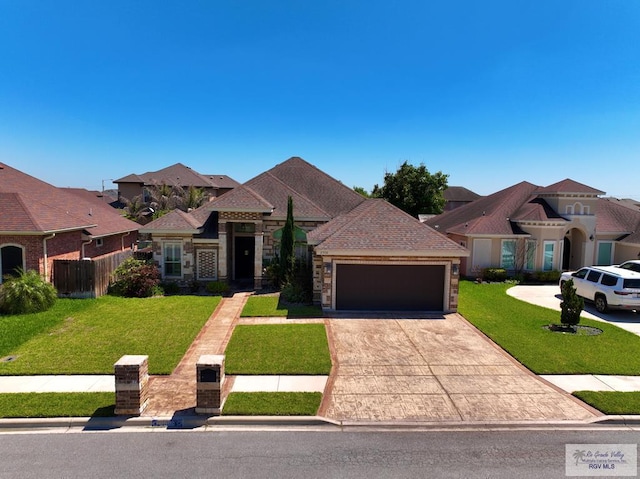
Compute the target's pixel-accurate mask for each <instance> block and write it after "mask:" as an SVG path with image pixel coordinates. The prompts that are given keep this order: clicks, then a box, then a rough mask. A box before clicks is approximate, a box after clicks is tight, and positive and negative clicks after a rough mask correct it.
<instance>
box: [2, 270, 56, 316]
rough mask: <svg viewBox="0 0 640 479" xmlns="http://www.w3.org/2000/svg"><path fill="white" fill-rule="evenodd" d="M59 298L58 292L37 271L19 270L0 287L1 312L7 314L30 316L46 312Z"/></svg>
mask: <svg viewBox="0 0 640 479" xmlns="http://www.w3.org/2000/svg"><path fill="white" fill-rule="evenodd" d="M57 298H58V292H57V291H56V289H55V288H54V287H53V285H52V284H51V283H47V282H46V281H45V280H44V278H42V276H40V275H39V274H38V273H37V272H36V271H33V270H29V271H24V270H22V269H20V270H18V276H15V277H13V276H7V277H6V278H5V279H4V283H2V285H0V311H2V312H3V313H5V314H30V313H39V312H42V311H46V310H48V309H49V308H51V307H52V306H53V305H54V304H55V302H56V299H57Z"/></svg>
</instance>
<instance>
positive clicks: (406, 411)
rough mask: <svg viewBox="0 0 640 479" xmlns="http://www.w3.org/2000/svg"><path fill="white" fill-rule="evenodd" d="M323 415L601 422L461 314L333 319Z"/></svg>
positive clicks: (358, 418)
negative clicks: (513, 356)
mask: <svg viewBox="0 0 640 479" xmlns="http://www.w3.org/2000/svg"><path fill="white" fill-rule="evenodd" d="M326 323H327V326H328V335H329V341H330V344H331V348H332V355H333V360H334V366H333V371H332V374H331V379H330V381H329V384H328V386H327V390H325V396H324V400H323V404H322V406H321V410H320V414H321V415H323V416H325V417H328V418H331V419H336V420H347V421H349V420H351V421H426V422H450V421H470V422H474V421H519V422H522V421H558V420H567V421H582V420H587V419H591V418H594V417H597V416H599V415H600V414H599V413H598V412H597V411H595V410H593V409H591V408H589V407H588V406H586V405H584V404H583V403H581V402H580V401H578V400H577V399H575V398H573V397H572V396H571V395H569V394H567V393H565V392H564V391H560V390H559V389H557V388H555V387H554V386H552V385H550V384H549V383H546V382H544V381H543V380H541V379H539V378H538V377H537V376H535V375H534V374H532V373H531V372H530V371H528V370H526V369H525V368H523V367H522V366H521V365H520V364H519V363H517V362H516V361H515V360H513V358H511V357H510V356H508V355H507V354H506V353H505V352H504V351H503V350H501V349H500V348H498V347H497V346H496V345H495V344H494V343H492V342H491V341H489V340H488V339H487V338H486V337H485V336H484V335H482V334H481V333H480V332H479V331H478V330H476V329H475V328H474V327H473V326H472V325H470V324H469V323H468V322H467V321H466V320H465V319H464V318H463V317H461V316H460V315H458V314H449V315H445V316H441V317H438V318H432V319H403V318H385V319H343V318H339V319H329V320H327V321H326Z"/></svg>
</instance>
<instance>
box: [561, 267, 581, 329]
mask: <svg viewBox="0 0 640 479" xmlns="http://www.w3.org/2000/svg"><path fill="white" fill-rule="evenodd" d="M583 308H584V300H583V299H582V298H581V297H580V296H578V295H577V294H576V288H575V286H574V285H573V280H572V279H570V280H568V281H565V282H564V283H562V302H561V303H560V309H561V310H562V311H561V313H560V322H561V323H562V324H563V325H565V326H576V325H577V324H578V323H579V322H580V313H582V310H583Z"/></svg>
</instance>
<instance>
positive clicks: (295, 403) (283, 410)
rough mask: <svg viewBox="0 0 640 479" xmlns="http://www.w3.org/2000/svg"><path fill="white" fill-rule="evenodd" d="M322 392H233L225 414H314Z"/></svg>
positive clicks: (226, 404) (224, 409)
mask: <svg viewBox="0 0 640 479" xmlns="http://www.w3.org/2000/svg"><path fill="white" fill-rule="evenodd" d="M321 401H322V393H318V392H314V393H302V392H275V393H274V392H271V393H260V392H256V393H239V392H238V393H231V394H229V397H228V398H227V400H226V402H225V403H224V407H223V409H222V415H223V416H314V415H315V414H316V413H317V412H318V408H319V407H320V402H321Z"/></svg>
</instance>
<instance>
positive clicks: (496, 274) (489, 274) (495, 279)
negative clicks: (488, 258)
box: [482, 268, 507, 283]
mask: <svg viewBox="0 0 640 479" xmlns="http://www.w3.org/2000/svg"><path fill="white" fill-rule="evenodd" d="M482 279H483V280H484V281H489V282H492V283H502V282H503V281H504V280H505V279H507V270H506V269H503V268H484V269H483V270H482Z"/></svg>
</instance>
